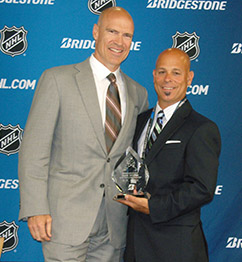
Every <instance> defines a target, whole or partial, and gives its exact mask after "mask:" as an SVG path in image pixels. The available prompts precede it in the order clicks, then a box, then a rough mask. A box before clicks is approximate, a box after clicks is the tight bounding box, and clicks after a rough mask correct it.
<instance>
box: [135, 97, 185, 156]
mask: <svg viewBox="0 0 242 262" xmlns="http://www.w3.org/2000/svg"><path fill="white" fill-rule="evenodd" d="M179 103H180V101H179V102H177V103H175V104H173V105H171V106H168V107H166V108H165V109H164V110H163V109H162V108H161V107H160V106H159V104H158V102H157V104H156V107H155V114H154V118H153V122H152V125H151V129H150V132H149V137H150V135H151V133H152V131H153V129H154V126H155V122H156V119H157V114H158V112H159V111H160V110H163V112H164V117H163V123H162V129H163V128H164V127H165V125H166V124H167V122H168V121H169V120H170V119H171V117H172V115H173V114H174V112H175V110H176V108H177V107H178V105H179ZM149 121H150V119H149V120H148V121H147V123H146V126H145V128H144V130H143V132H142V134H141V136H140V139H139V141H138V154H139V156H140V157H142V153H143V148H144V141H145V137H146V132H147V128H148V125H149Z"/></svg>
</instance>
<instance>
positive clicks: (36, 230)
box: [28, 215, 52, 242]
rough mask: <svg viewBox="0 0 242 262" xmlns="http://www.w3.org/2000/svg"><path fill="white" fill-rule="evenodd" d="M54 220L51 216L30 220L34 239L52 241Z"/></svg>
mask: <svg viewBox="0 0 242 262" xmlns="http://www.w3.org/2000/svg"><path fill="white" fill-rule="evenodd" d="M51 225H52V218H51V216H50V215H40V216H32V217H29V218H28V227H29V231H30V233H31V235H32V237H33V239H35V240H37V241H40V242H43V241H50V238H51Z"/></svg>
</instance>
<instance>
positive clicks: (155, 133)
mask: <svg viewBox="0 0 242 262" xmlns="http://www.w3.org/2000/svg"><path fill="white" fill-rule="evenodd" d="M163 117H164V112H163V110H160V111H159V112H158V114H157V119H156V122H155V125H154V129H153V131H152V133H151V136H150V139H149V141H148V145H147V149H148V150H150V149H151V147H152V145H153V144H154V143H155V141H156V139H157V137H158V135H159V134H160V132H161V130H162V124H163Z"/></svg>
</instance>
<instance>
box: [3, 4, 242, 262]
mask: <svg viewBox="0 0 242 262" xmlns="http://www.w3.org/2000/svg"><path fill="white" fill-rule="evenodd" d="M109 5H117V6H122V7H124V8H125V9H127V10H128V11H129V12H130V14H131V15H132V16H133V19H134V22H135V35H134V38H133V44H132V47H131V52H130V55H129V57H128V59H127V60H126V61H125V62H124V63H123V65H122V70H123V71H124V72H125V73H127V74H128V75H129V76H130V77H132V78H134V79H135V80H137V81H138V82H139V83H140V84H142V85H143V86H145V87H146V88H147V90H148V93H149V102H150V106H153V105H154V104H155V102H156V94H155V92H154V90H153V77H152V70H153V69H154V66H155V61H156V58H157V56H158V54H159V53H160V52H161V51H162V50H164V49H166V48H169V47H172V46H174V47H179V48H181V49H183V50H184V51H186V52H187V53H188V54H189V55H190V57H191V59H192V63H191V66H192V70H194V71H195V78H194V80H193V83H192V85H191V86H190V87H189V88H188V91H187V96H188V99H189V100H190V102H191V103H192V105H193V107H194V108H195V109H196V110H197V111H199V112H200V113H202V114H204V115H205V116H207V117H209V118H210V119H212V120H213V121H215V122H216V123H217V124H218V126H219V129H220V132H221V136H222V153H221V156H220V167H219V176H218V183H217V188H216V191H215V197H214V200H213V202H212V203H211V204H209V205H207V206H205V207H203V209H202V219H203V225H204V230H205V234H206V237H207V241H208V245H209V253H210V261H212V262H218V261H219V262H222V261H224V262H227V261H229V262H239V261H242V250H241V249H242V227H241V221H242V215H241V202H242V197H241V191H242V190H241V182H242V179H241V174H242V170H241V167H242V165H241V159H242V152H241V146H242V142H241V131H242V128H241V119H242V115H241V112H242V110H241V109H242V108H241V105H242V102H241V98H242V96H241V94H242V91H241V88H242V73H241V68H242V67H241V66H242V62H241V61H242V60H241V59H242V32H241V31H242V30H241V28H242V15H241V12H242V1H241V0H227V1H221V0H217V1H215V0H211V1H208V0H132V1H130V0H116V1H115V0H102V1H101V0H92V1H90V0H89V1H88V0H72V1H64V0H0V31H1V39H0V69H1V70H0V200H1V202H0V203H1V204H0V236H4V237H5V242H4V248H3V254H2V258H1V261H24V262H26V261H31V262H33V261H38V262H39V261H43V256H42V252H41V244H40V243H38V242H36V241H34V240H32V238H31V236H30V234H29V231H28V228H27V224H26V223H25V222H20V221H18V211H19V185H18V174H17V164H18V150H19V147H20V145H21V139H22V134H23V130H24V127H25V123H26V120H27V116H28V112H29V109H30V106H31V102H32V98H33V94H34V92H35V89H36V85H37V82H38V79H39V77H40V75H41V73H42V72H43V70H45V69H47V68H50V67H53V66H57V65H63V64H71V63H77V62H81V61H83V60H84V59H85V58H87V57H88V56H89V55H90V54H91V53H93V51H94V49H93V48H94V41H93V37H92V27H93V24H94V23H96V21H97V19H98V12H99V11H100V10H102V8H104V7H105V6H109Z"/></svg>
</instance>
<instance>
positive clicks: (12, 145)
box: [0, 124, 23, 156]
mask: <svg viewBox="0 0 242 262" xmlns="http://www.w3.org/2000/svg"><path fill="white" fill-rule="evenodd" d="M22 135H23V129H22V128H20V126H19V125H17V126H12V125H10V124H9V125H8V126H3V125H2V124H0V153H3V154H6V155H8V156H9V155H11V154H15V153H17V152H18V150H19V148H20V145H21V141H22Z"/></svg>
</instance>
